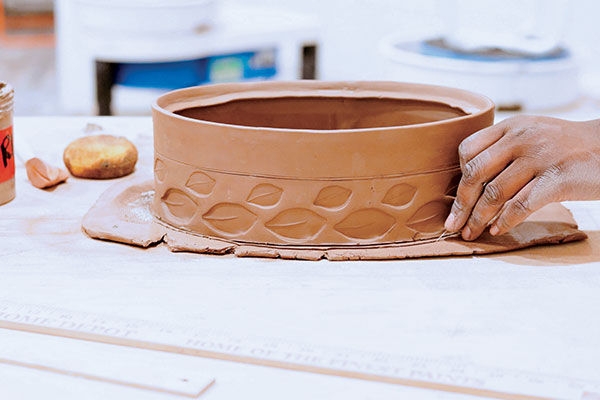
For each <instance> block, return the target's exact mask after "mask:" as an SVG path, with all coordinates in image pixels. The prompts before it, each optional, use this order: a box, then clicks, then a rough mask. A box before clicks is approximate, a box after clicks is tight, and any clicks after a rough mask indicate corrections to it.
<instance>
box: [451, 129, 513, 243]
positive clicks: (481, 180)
mask: <svg viewBox="0 0 600 400" xmlns="http://www.w3.org/2000/svg"><path fill="white" fill-rule="evenodd" d="M512 160H513V154H512V150H511V144H510V143H509V142H507V141H502V140H500V141H498V142H497V143H495V144H494V145H492V146H491V147H490V148H488V149H487V150H484V151H482V152H481V153H480V154H479V155H477V156H476V157H475V158H473V159H472V160H470V161H469V162H467V163H466V164H465V166H464V167H463V168H462V171H463V176H462V178H461V180H460V183H459V185H458V191H457V193H456V199H455V200H454V204H453V205H452V209H451V211H450V215H449V216H448V218H447V219H446V223H445V224H444V227H445V229H446V230H448V231H449V232H456V231H458V230H459V229H460V228H462V227H463V226H464V225H465V223H466V222H467V219H468V218H469V215H470V214H471V210H472V209H473V207H474V206H475V203H476V202H477V200H478V199H479V196H480V195H481V192H482V191H483V185H484V184H485V183H486V182H489V181H490V180H492V179H493V178H494V177H495V176H496V175H498V174H499V173H500V172H501V171H502V170H503V169H504V168H506V166H507V165H508V164H509V163H510V162H511V161H512Z"/></svg>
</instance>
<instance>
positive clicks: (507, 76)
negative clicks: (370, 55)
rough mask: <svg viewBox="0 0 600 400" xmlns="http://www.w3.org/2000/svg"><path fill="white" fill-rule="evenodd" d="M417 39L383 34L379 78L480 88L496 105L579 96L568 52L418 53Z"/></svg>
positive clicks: (531, 105)
mask: <svg viewBox="0 0 600 400" xmlns="http://www.w3.org/2000/svg"><path fill="white" fill-rule="evenodd" d="M423 42H424V40H412V41H411V40H407V38H406V37H402V36H398V35H394V36H388V37H385V38H383V39H382V40H381V42H380V51H381V52H382V54H383V56H384V57H385V60H386V61H385V69H384V74H385V78H386V79H389V80H397V81H404V82H415V83H427V84H433V85H442V86H451V87H457V88H461V89H466V90H470V91H474V92H478V93H482V94H485V95H486V96H488V97H490V98H491V99H492V100H493V101H494V102H495V103H496V105H497V106H498V108H500V109H502V108H507V109H514V108H522V109H527V110H540V109H547V108H554V107H560V106H564V105H567V104H569V103H571V102H573V101H574V100H576V99H577V98H578V97H579V87H578V71H577V66H576V64H575V62H574V60H573V59H572V57H571V56H567V57H564V58H559V59H548V60H546V59H541V60H502V61H473V60H466V59H460V58H449V57H440V56H437V55H426V54H423V53H421V52H420V51H419V46H418V44H419V43H423ZM408 43H413V44H415V45H414V46H410V45H407V44H408Z"/></svg>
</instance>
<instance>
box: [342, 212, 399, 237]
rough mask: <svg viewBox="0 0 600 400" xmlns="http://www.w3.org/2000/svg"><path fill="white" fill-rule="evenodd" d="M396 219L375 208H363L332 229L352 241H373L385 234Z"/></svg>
mask: <svg viewBox="0 0 600 400" xmlns="http://www.w3.org/2000/svg"><path fill="white" fill-rule="evenodd" d="M395 223H396V219H395V218H394V217H392V216H391V215H389V214H387V213H385V212H383V211H381V210H378V209H376V208H363V209H362V210H358V211H355V212H353V213H352V214H350V215H348V216H347V217H346V218H344V219H343V220H342V221H341V222H340V223H339V224H337V225H336V226H335V227H334V229H335V230H336V231H338V232H340V233H341V234H343V235H345V236H348V237H350V238H354V239H373V238H376V237H379V236H383V235H384V234H386V233H387V232H388V231H389V230H390V229H392V227H393V226H394V224H395Z"/></svg>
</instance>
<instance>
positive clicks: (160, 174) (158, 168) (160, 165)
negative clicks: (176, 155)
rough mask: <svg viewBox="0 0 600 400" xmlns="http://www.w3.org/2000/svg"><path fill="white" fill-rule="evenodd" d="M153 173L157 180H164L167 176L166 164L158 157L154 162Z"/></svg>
mask: <svg viewBox="0 0 600 400" xmlns="http://www.w3.org/2000/svg"><path fill="white" fill-rule="evenodd" d="M154 175H155V176H156V179H158V181H159V182H162V181H164V180H165V178H166V177H167V166H166V165H165V163H164V162H163V161H161V160H159V159H158V158H157V159H156V162H155V163H154Z"/></svg>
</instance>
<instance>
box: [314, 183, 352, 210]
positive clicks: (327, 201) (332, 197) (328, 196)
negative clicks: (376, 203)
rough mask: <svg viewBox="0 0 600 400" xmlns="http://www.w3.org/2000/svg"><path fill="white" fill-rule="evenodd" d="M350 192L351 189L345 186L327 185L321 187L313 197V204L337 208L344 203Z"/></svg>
mask: <svg viewBox="0 0 600 400" xmlns="http://www.w3.org/2000/svg"><path fill="white" fill-rule="evenodd" d="M351 194H352V190H350V189H346V188H345V187H341V186H335V185H334V186H327V187H326V188H323V189H321V191H320V192H319V194H318V195H317V198H316V199H315V202H314V205H315V206H319V207H323V208H338V207H341V206H343V205H344V204H346V202H347V201H348V199H349V198H350V195H351Z"/></svg>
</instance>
